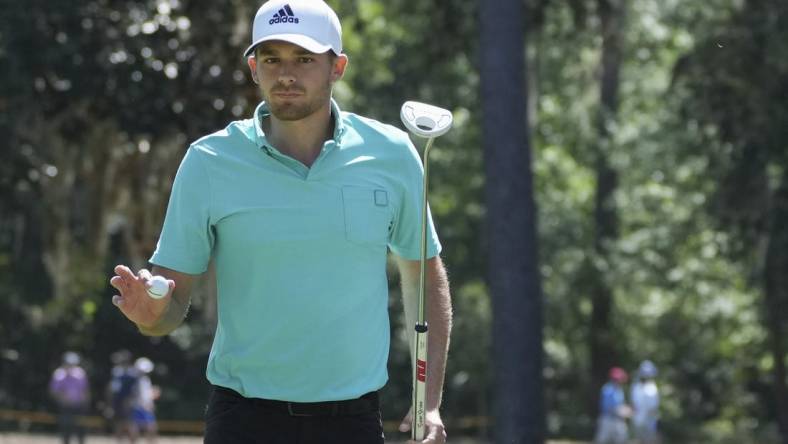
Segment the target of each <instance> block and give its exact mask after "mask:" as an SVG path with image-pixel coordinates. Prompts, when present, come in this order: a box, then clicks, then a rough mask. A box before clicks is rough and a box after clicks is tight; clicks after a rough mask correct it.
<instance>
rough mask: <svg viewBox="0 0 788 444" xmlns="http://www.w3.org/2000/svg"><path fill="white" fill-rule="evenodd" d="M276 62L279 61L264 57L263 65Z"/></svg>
mask: <svg viewBox="0 0 788 444" xmlns="http://www.w3.org/2000/svg"><path fill="white" fill-rule="evenodd" d="M278 61H279V59H277V58H274V57H266V58H264V59H263V63H266V64H271V63H277V62H278Z"/></svg>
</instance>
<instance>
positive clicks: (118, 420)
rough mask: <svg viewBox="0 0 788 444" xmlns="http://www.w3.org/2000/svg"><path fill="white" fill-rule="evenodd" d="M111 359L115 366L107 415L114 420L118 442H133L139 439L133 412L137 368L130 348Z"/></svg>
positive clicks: (114, 429) (113, 426) (110, 385)
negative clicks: (133, 362) (132, 359)
mask: <svg viewBox="0 0 788 444" xmlns="http://www.w3.org/2000/svg"><path fill="white" fill-rule="evenodd" d="M110 359H111V360H112V364H113V367H112V373H111V375H110V381H109V384H108V385H107V402H108V404H109V406H110V409H109V412H107V416H108V417H110V418H111V420H112V428H113V431H114V433H115V438H116V440H117V442H119V443H122V442H125V441H128V442H131V443H133V442H135V441H136V439H137V429H136V426H135V424H134V418H133V414H132V408H133V402H134V390H135V387H136V385H137V378H138V374H137V370H136V369H135V368H134V365H133V364H132V361H131V352H129V351H128V350H118V351H116V352H115V353H113V354H112V356H111V357H110Z"/></svg>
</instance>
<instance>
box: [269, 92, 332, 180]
mask: <svg viewBox="0 0 788 444" xmlns="http://www.w3.org/2000/svg"><path fill="white" fill-rule="evenodd" d="M262 125H263V131H264V132H265V134H266V139H268V141H269V142H270V143H271V144H272V145H273V146H274V147H276V149H278V150H279V151H280V152H281V153H282V154H286V155H288V156H290V157H292V158H294V159H296V160H298V161H299V162H301V163H303V164H304V165H306V166H307V167H311V166H312V164H313V163H314V162H315V160H316V159H317V156H319V155H320V151H321V150H322V149H323V143H325V141H326V140H329V139H331V138H332V137H333V131H334V120H333V118H332V116H331V107H330V106H326V107H325V108H321V109H320V110H318V111H317V112H315V113H314V114H312V115H310V116H307V117H305V118H303V119H301V120H279V119H277V118H276V117H274V116H273V115H272V114H269V115H268V116H266V117H265V118H263V121H262Z"/></svg>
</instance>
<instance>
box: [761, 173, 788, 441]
mask: <svg viewBox="0 0 788 444" xmlns="http://www.w3.org/2000/svg"><path fill="white" fill-rule="evenodd" d="M771 207H772V208H771V215H770V217H771V224H770V226H769V231H770V233H769V244H768V246H767V248H766V261H765V269H764V280H765V286H764V293H765V294H764V298H765V309H766V327H767V330H768V332H769V337H768V342H769V349H770V351H771V353H772V357H773V359H774V368H773V369H772V378H774V381H773V384H774V401H775V408H776V410H777V412H776V415H775V416H776V420H777V426H778V429H779V431H780V435H781V436H782V442H783V443H784V444H788V387H786V373H785V372H786V369H785V342H784V338H785V337H784V331H785V328H784V325H783V324H784V317H785V313H786V310H788V304H787V303H786V301H788V279H786V276H785V270H788V253H786V252H788V228H786V226H785V220H786V217H788V183H785V182H783V183H782V185H781V186H780V188H779V189H778V190H777V192H776V193H775V194H774V198H773V202H772V206H771Z"/></svg>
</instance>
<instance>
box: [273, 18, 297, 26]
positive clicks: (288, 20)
mask: <svg viewBox="0 0 788 444" xmlns="http://www.w3.org/2000/svg"><path fill="white" fill-rule="evenodd" d="M274 23H298V19H297V18H296V17H274V18H272V19H271V20H268V24H269V25H273V24H274Z"/></svg>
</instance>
